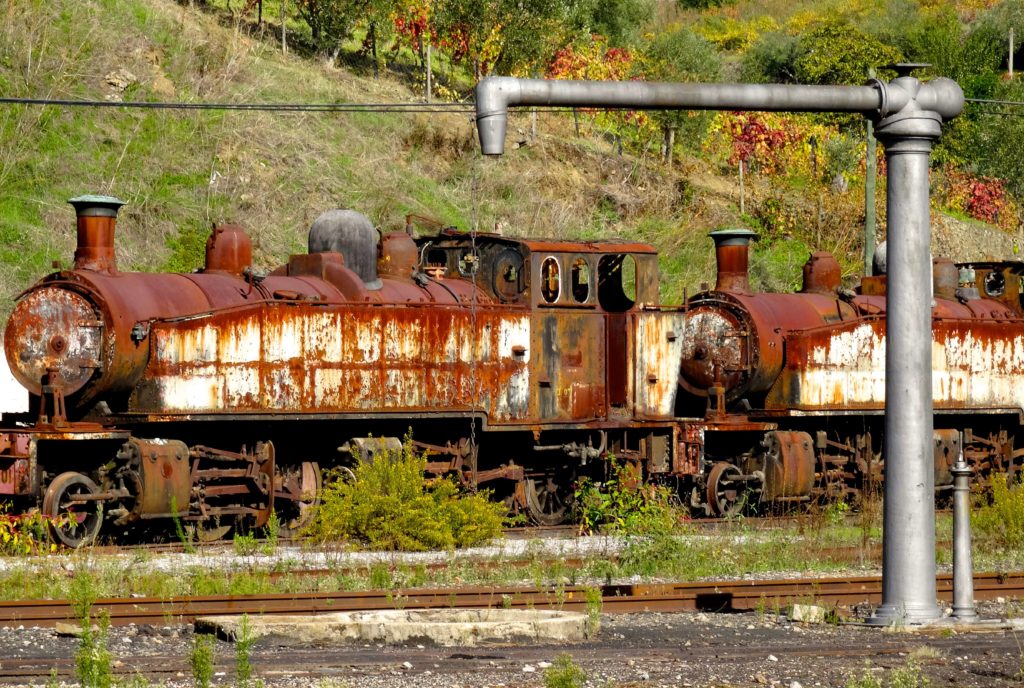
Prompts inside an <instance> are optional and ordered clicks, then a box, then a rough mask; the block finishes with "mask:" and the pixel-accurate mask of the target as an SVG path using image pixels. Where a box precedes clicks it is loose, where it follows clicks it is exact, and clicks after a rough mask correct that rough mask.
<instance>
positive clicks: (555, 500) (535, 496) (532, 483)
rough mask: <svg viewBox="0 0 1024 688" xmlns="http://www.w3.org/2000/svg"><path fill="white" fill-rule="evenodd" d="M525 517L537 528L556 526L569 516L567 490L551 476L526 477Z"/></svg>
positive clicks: (568, 495) (524, 482) (566, 487)
mask: <svg viewBox="0 0 1024 688" xmlns="http://www.w3.org/2000/svg"><path fill="white" fill-rule="evenodd" d="M523 489H524V491H525V493H526V495H525V496H526V515H527V516H529V517H530V520H531V521H533V522H534V523H536V524H537V525H539V526H557V525H559V524H561V523H565V519H566V518H567V517H568V515H569V497H570V493H569V488H568V486H567V485H564V484H562V483H561V482H559V481H558V480H557V479H556V477H555V476H553V475H542V476H536V477H526V478H525V479H524V480H523Z"/></svg>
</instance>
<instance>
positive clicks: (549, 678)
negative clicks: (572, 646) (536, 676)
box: [544, 653, 587, 688]
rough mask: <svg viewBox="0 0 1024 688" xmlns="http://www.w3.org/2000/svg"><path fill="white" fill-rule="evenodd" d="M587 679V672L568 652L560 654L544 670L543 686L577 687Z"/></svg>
mask: <svg viewBox="0 0 1024 688" xmlns="http://www.w3.org/2000/svg"><path fill="white" fill-rule="evenodd" d="M586 681H587V674H586V673H585V672H584V671H583V669H581V668H580V666H579V665H578V664H576V662H574V661H572V657H571V656H570V655H568V654H564V653H563V654H560V655H558V657H557V658H556V659H555V661H554V662H553V663H552V664H551V666H549V667H548V668H547V669H545V670H544V688H579V687H580V686H582V685H583V684H584V683H586Z"/></svg>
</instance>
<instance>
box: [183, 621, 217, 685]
mask: <svg viewBox="0 0 1024 688" xmlns="http://www.w3.org/2000/svg"><path fill="white" fill-rule="evenodd" d="M214 646H215V642H214V639H213V637H212V636H209V635H201V634H196V635H195V636H193V637H192V653H191V654H190V655H189V658H188V663H189V666H190V667H192V679H193V680H194V681H195V685H196V688H210V685H211V684H212V683H213V659H214Z"/></svg>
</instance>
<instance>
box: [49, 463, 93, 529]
mask: <svg viewBox="0 0 1024 688" xmlns="http://www.w3.org/2000/svg"><path fill="white" fill-rule="evenodd" d="M99 491H100V490H99V488H98V487H97V486H96V483H94V482H93V481H92V480H91V479H90V478H89V477H87V476H84V475H82V474H81V473H75V472H73V471H69V472H67V473H61V474H60V475H58V476H57V477H56V478H54V479H53V482H51V483H50V485H49V486H48V487H47V488H46V493H45V494H44V495H43V516H45V517H46V519H47V523H48V529H49V531H50V537H51V538H52V539H53V541H54V542H56V543H59V544H62V545H65V546H67V547H79V546H80V545H82V544H84V543H87V542H93V541H95V539H96V536H97V535H99V532H100V526H101V525H102V524H103V503H102V502H101V501H99V500H95V499H90V500H83V499H81V497H84V496H90V495H95V494H97V493H99Z"/></svg>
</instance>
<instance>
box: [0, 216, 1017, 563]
mask: <svg viewBox="0 0 1024 688" xmlns="http://www.w3.org/2000/svg"><path fill="white" fill-rule="evenodd" d="M71 202H72V204H73V205H74V207H75V209H76V212H77V218H78V219H77V237H78V244H77V249H76V251H75V259H74V266H73V267H72V268H71V269H66V270H60V271H58V272H56V273H54V274H51V275H49V276H47V277H45V278H43V279H42V280H41V281H40V282H39V283H37V284H36V285H34V286H33V287H31V288H30V289H28V290H27V291H26V292H24V293H23V294H22V295H21V296H20V298H19V300H18V302H17V304H16V307H15V309H14V311H13V313H12V314H11V317H10V320H9V323H8V326H7V330H6V333H5V339H4V345H5V352H6V355H7V358H8V361H9V364H10V367H11V370H12V372H13V373H14V375H15V377H16V378H17V379H18V381H19V382H20V383H21V384H22V385H23V386H24V387H25V388H26V389H28V390H29V392H30V394H31V398H32V399H33V402H34V406H35V410H34V414H35V418H36V420H35V422H34V424H28V425H26V426H25V427H17V428H10V429H7V430H3V431H0V494H2V495H3V498H4V499H5V500H6V501H7V502H8V503H9V505H10V508H11V510H12V511H13V512H19V511H24V510H29V509H36V508H38V509H40V510H41V512H42V513H43V514H44V515H46V516H47V517H49V518H50V519H51V528H52V530H53V533H54V536H55V538H56V539H57V540H58V541H60V542H63V543H65V544H67V545H72V546H74V545H77V544H79V543H81V542H83V541H86V540H89V539H92V538H95V537H96V535H97V534H98V533H99V532H100V529H101V527H103V526H104V525H106V526H107V527H108V530H109V531H111V532H113V531H115V530H125V529H130V528H135V527H143V526H147V525H149V526H155V527H157V528H160V527H163V528H166V525H167V523H168V521H169V519H171V518H172V517H173V518H177V519H180V520H181V521H183V522H185V523H187V524H190V526H191V527H193V528H194V529H195V531H196V532H197V533H198V534H199V535H200V536H202V537H219V536H222V535H223V534H224V533H226V532H227V531H228V530H229V529H230V528H232V527H248V528H251V527H259V526H261V525H262V524H264V523H266V521H267V520H268V519H269V517H270V514H271V513H273V512H277V514H278V515H279V518H280V519H281V522H282V523H283V524H284V525H285V527H286V528H288V529H293V530H294V529H297V528H299V527H301V526H302V525H303V523H305V522H306V521H307V520H308V519H309V517H310V514H311V512H312V510H313V508H314V507H315V505H316V503H317V500H318V497H319V490H320V488H321V471H322V469H323V468H325V467H328V466H336V465H344V464H345V463H347V462H352V461H355V460H358V459H368V458H372V457H374V456H376V455H378V454H380V453H381V452H382V451H384V450H386V449H389V448H393V447H394V446H395V445H396V444H397V443H398V442H399V439H398V438H400V437H402V436H404V435H406V434H407V433H409V432H410V430H411V436H412V437H413V439H414V440H415V444H416V445H417V447H418V448H420V449H422V450H425V451H426V452H427V453H428V456H429V460H428V464H427V467H428V470H429V471H430V472H432V473H434V474H454V475H456V476H458V478H459V479H460V480H462V481H463V482H464V483H465V484H466V485H468V486H476V485H484V486H486V487H488V488H491V489H493V490H494V491H495V493H496V494H497V495H498V496H500V497H503V498H505V499H507V500H508V502H509V503H510V504H511V505H513V506H514V508H517V509H519V510H521V511H523V512H525V513H526V514H527V515H528V516H529V517H530V518H531V519H532V520H533V521H535V522H537V523H541V524H553V523H558V522H560V521H562V520H563V519H565V518H566V517H567V511H568V503H569V496H570V494H571V486H572V484H573V482H574V481H575V480H577V479H578V478H580V477H582V476H590V477H594V478H597V479H600V478H601V477H602V476H603V475H604V473H605V471H606V470H607V468H608V462H607V460H606V459H607V457H608V456H610V455H614V456H616V457H617V458H618V459H619V460H621V461H626V462H629V463H630V464H632V465H634V466H635V467H636V468H637V469H638V470H639V471H642V473H643V474H644V475H645V476H646V477H648V478H649V479H654V480H659V481H663V482H667V483H669V484H671V485H672V486H674V487H675V488H676V489H677V490H678V493H679V495H680V497H681V499H682V501H683V502H684V503H685V504H688V505H690V506H691V507H692V508H693V509H694V511H695V512H698V513H705V514H728V513H732V512H734V511H736V510H737V509H739V508H741V507H742V506H743V505H744V504H749V505H755V506H756V505H759V504H760V505H776V504H785V503H789V502H799V501H808V500H812V499H816V498H818V497H822V496H836V497H843V496H847V495H849V494H851V493H855V492H857V491H859V490H861V489H865V488H866V487H870V486H871V485H872V484H873V483H876V482H877V481H878V480H879V479H880V478H881V475H882V465H881V449H882V448H881V427H882V409H883V402H884V391H885V388H884V375H883V373H884V338H885V298H884V294H885V276H884V275H883V276H877V277H867V278H865V279H864V280H863V281H862V283H861V285H860V288H859V289H858V290H856V291H855V292H854V291H848V290H844V289H843V288H842V287H841V283H840V272H839V266H838V264H837V263H836V261H835V260H834V259H833V258H832V257H831V256H829V255H828V254H824V253H816V254H814V255H813V256H811V258H810V260H809V261H808V263H807V265H806V266H805V267H804V286H803V289H802V290H801V291H800V292H799V293H796V294H768V293H761V294H759V293H754V292H752V290H751V289H750V287H749V283H748V280H747V260H748V244H749V241H750V238H751V236H750V235H751V233H750V232H747V231H744V230H733V231H724V232H715V233H713V235H712V236H713V238H714V239H715V242H716V247H717V248H716V250H717V258H718V279H717V283H716V285H715V287H714V288H713V289H704V290H702V291H701V292H700V293H699V294H697V295H696V296H694V297H693V298H691V299H689V301H688V302H687V303H686V304H684V305H682V306H679V307H664V306H662V305H660V304H659V299H658V266H657V254H656V252H655V250H654V249H653V248H652V247H651V246H649V245H646V244H638V243H612V242H555V241H542V240H526V239H513V238H509V237H504V236H500V235H496V234H479V233H475V234H464V233H459V232H455V231H452V230H443V231H441V232H439V233H437V234H436V235H434V236H429V237H420V238H418V239H414V238H413V237H412V236H411V235H410V234H409V233H406V232H394V233H389V234H385V235H383V236H381V237H378V235H377V233H376V231H374V230H373V229H372V227H370V228H369V231H365V230H360V229H358V228H357V229H354V230H353V229H348V230H339V231H338V232H337V235H336V236H334V237H333V238H332V239H333V240H332V248H333V249H334V250H332V251H326V252H310V253H308V254H302V255H295V256H292V257H291V258H290V259H289V260H288V262H287V263H286V264H285V265H282V266H280V267H279V268H277V269H275V270H274V271H272V272H270V273H269V274H265V275H264V274H260V273H258V272H257V271H255V270H254V269H253V267H252V265H251V263H252V250H251V243H250V241H249V238H248V237H247V235H246V234H245V233H244V232H243V231H242V230H241V229H240V228H238V227H234V226H219V227H216V228H214V230H213V232H212V233H211V236H210V238H209V240H208V242H207V246H206V263H205V265H204V266H203V267H202V268H201V269H199V270H197V271H196V272H194V273H192V274H148V273H128V272H121V271H119V270H118V269H117V266H116V262H115V257H114V227H115V220H116V216H117V211H118V208H119V206H120V205H121V202H120V201H117V200H116V199H113V198H109V197H100V196H83V197H80V198H76V199H73V200H72V201H71ZM1022 272H1024V265H1022V264H1020V263H976V264H969V265H967V264H965V265H960V266H955V265H954V264H953V263H951V262H949V261H936V262H935V280H934V282H935V284H934V295H935V307H934V311H933V323H934V343H933V352H934V361H935V367H934V371H933V389H934V396H935V407H936V428H937V429H936V431H935V471H936V484H937V485H939V486H940V488H939V489H943V488H944V487H945V486H948V485H949V484H950V482H951V480H950V476H949V467H950V465H951V462H952V461H953V460H954V459H955V458H956V456H957V455H958V454H959V453H960V452H961V451H963V452H964V454H965V456H966V457H967V458H968V460H969V461H971V462H972V463H973V464H974V465H975V467H977V468H979V469H983V470H1007V471H1010V470H1015V469H1016V467H1017V465H1018V464H1019V462H1020V459H1021V451H1020V450H1018V449H1016V448H1015V447H1016V446H1017V439H1018V435H1019V434H1020V431H1021V411H1022V406H1024V402H1022V394H1024V393H1022V392H1021V391H1020V390H1021V387H1020V386H1019V385H1018V384H1017V383H1018V382H1019V381H1020V380H1021V379H1022V376H1024V308H1022V304H1021V288H1020V276H1021V274H1022ZM961 442H962V444H963V446H962V447H961V446H960V445H961Z"/></svg>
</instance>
